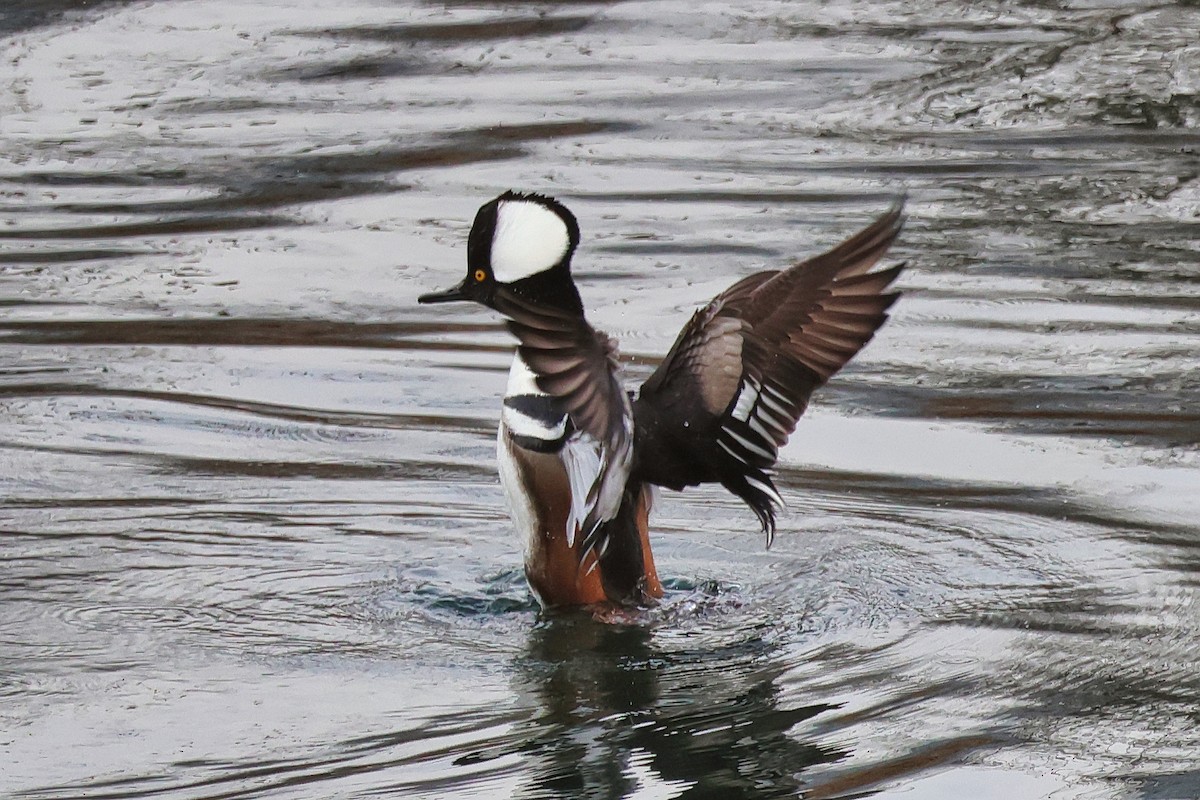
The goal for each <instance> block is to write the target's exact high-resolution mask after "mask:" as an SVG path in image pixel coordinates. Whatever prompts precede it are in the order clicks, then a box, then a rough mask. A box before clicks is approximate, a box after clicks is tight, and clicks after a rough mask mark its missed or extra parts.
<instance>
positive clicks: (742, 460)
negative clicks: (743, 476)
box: [717, 439, 749, 466]
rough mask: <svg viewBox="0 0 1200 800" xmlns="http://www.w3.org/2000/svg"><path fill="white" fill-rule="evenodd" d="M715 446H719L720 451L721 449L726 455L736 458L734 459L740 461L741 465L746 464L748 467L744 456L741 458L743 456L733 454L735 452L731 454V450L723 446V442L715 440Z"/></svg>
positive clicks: (727, 446)
mask: <svg viewBox="0 0 1200 800" xmlns="http://www.w3.org/2000/svg"><path fill="white" fill-rule="evenodd" d="M717 444H718V445H720V446H721V449H722V450H724V451H725V452H726V453H729V455H731V456H733V457H734V458H736V459H737V460H738V461H740V462H741V463H743V464H746V465H747V466H749V462H747V461H746V457H745V456H743V455H740V454H739V453H735V452H733V450H731V449H730V447H729V445H727V444H725V443H724V442H722V441H721V440H720V439H717Z"/></svg>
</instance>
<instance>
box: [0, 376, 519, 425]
mask: <svg viewBox="0 0 1200 800" xmlns="http://www.w3.org/2000/svg"><path fill="white" fill-rule="evenodd" d="M0 397H119V398H125V399H132V400H148V401H152V402H165V403H179V404H182V405H190V406H197V407H200V408H214V409H219V410H222V411H237V412H241V413H246V414H252V415H254V416H258V417H265V418H269V419H282V420H288V421H292V422H304V423H310V424H316V425H337V426H342V427H356V428H376V429H385V430H432V429H439V430H452V431H459V432H462V433H468V432H470V433H482V434H487V435H492V434H494V433H495V432H496V425H495V423H494V422H491V421H489V420H485V419H478V418H474V417H452V416H446V415H442V414H370V413H364V412H361V411H358V412H352V411H328V410H318V409H314V408H307V407H304V406H290V405H284V404H280V403H264V402H257V401H253V400H236V399H234V398H231V397H220V396H217V395H202V394H189V393H184V392H164V391H155V390H150V389H119V388H108V387H99V386H90V385H87V384H73V383H42V384H22V385H20V386H12V387H4V386H0Z"/></svg>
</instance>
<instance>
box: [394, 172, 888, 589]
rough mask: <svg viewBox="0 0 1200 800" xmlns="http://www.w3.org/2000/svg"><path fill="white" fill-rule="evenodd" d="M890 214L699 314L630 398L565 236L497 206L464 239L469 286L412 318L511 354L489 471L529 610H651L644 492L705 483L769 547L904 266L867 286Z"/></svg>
mask: <svg viewBox="0 0 1200 800" xmlns="http://www.w3.org/2000/svg"><path fill="white" fill-rule="evenodd" d="M903 209H904V202H903V200H902V199H901V200H898V201H896V202H894V203H893V204H892V205H891V207H890V208H889V209H888V210H887V211H886V212H885V213H883V214H882V215H881V216H879V217H878V218H877V219H876V220H875V221H874V222H872V223H871V224H869V225H868V226H867V227H865V228H863V229H862V230H860V231H859V232H858V233H855V234H854V235H852V236H850V237H849V238H848V239H846V240H845V241H843V242H842V243H841V244H839V245H837V246H836V247H833V248H832V249H830V250H828V251H826V252H824V253H821V254H820V255H816V256H812V257H810V258H807V259H804V260H801V261H798V262H796V263H793V264H791V265H788V266H785V267H783V268H781V269H773V270H765V271H760V272H754V273H752V274H749V275H747V276H745V277H743V278H741V279H740V280H737V281H736V282H734V283H733V284H732V285H731V286H730V287H729V288H727V289H726V290H725V291H723V292H721V293H720V294H718V295H717V296H716V297H714V298H713V299H712V300H711V301H709V302H708V303H707V304H706V305H704V306H703V307H702V308H700V309H699V310H697V311H696V312H695V313H694V315H693V316H692V317H691V319H690V320H688V322H687V324H685V325H684V326H683V328H682V330H681V331H680V333H679V335H678V337H677V338H676V339H675V343H674V344H673V345H672V347H671V349H670V350H669V351H668V352H667V355H666V356H665V358H663V360H662V361H661V363H660V364H659V365H658V367H657V368H656V369H655V370H654V372H653V373H652V374H651V375H650V377H649V378H647V379H646V380H645V382H643V383H642V384H641V386H640V387H638V388H637V389H636V391H628V390H627V389H626V388H625V385H624V383H623V381H622V375H621V367H620V363H619V360H618V354H617V347H616V342H615V341H614V340H613V339H612V338H610V337H609V336H608V335H606V334H605V333H603V332H601V331H599V330H596V329H595V328H593V327H592V325H591V324H590V323H589V322H588V320H587V315H586V313H585V309H584V306H583V301H582V299H581V297H580V294H579V290H578V288H577V286H576V284H575V281H574V279H573V277H572V274H571V262H572V258H573V257H574V255H575V252H576V249H577V248H578V247H579V243H580V229H579V223H578V221H577V220H576V218H575V215H574V214H572V213H571V212H570V211H569V210H568V209H567V208H566V206H564V205H563V204H562V203H560V202H559V201H558V200H556V199H554V198H552V197H550V196H547V195H545V194H540V193H537V192H522V191H514V190H509V191H506V192H504V193H503V194H501V195H499V196H498V197H496V198H494V199H492V200H490V201H488V202H487V203H484V204H483V205H482V206H481V207H480V208H479V210H478V212H477V213H476V215H475V219H474V222H473V224H472V226H471V230H470V233H469V235H468V237H467V274H466V277H465V278H464V279H463V280H462V281H461V282H460V283H458V284H457V285H455V286H453V287H452V288H450V289H446V290H442V291H435V292H430V293H428V294H423V295H421V296H419V297H418V298H417V300H418V302H419V303H421V304H434V303H449V302H474V303H478V304H480V305H483V306H486V307H487V308H489V309H492V310H493V311H496V312H498V313H499V314H500V315H501V316H502V317H503V318H504V320H505V326H506V327H507V329H508V331H509V332H510V333H511V334H512V336H513V337H514V338H515V339H516V350H515V353H514V357H513V361H512V366H511V368H510V370H509V374H508V383H507V388H506V390H505V393H504V398H503V401H502V403H501V408H500V420H499V425H498V433H497V461H498V471H499V476H500V483H501V485H502V487H503V490H504V494H505V498H506V500H507V503H508V507H509V511H510V516H511V519H512V523H513V527H514V528H515V529H516V532H517V534H518V536H519V538H520V540H521V542H522V548H523V560H524V569H525V576H526V578H527V580H528V583H529V587H530V589H531V590H532V592H533V594H534V595H535V597H536V598H537V600H538V602H539V603H540V604H541V606H542V607H543V608H547V609H553V608H569V607H591V608H616V609H621V608H634V607H645V606H649V605H653V604H655V603H656V602H658V601H659V599H660V598H662V597H663V593H664V590H663V583H662V581H661V580H660V578H659V576H658V572H657V569H656V567H655V563H654V555H653V552H652V550H651V545H650V537H649V518H650V512H651V507H652V505H653V502H654V495H655V492H656V491H657V490H658V489H660V488H661V489H669V490H673V491H681V490H683V489H685V488H686V487H689V486H696V485H699V484H705V483H718V484H720V485H721V486H723V487H724V488H725V489H727V490H728V491H729V492H731V493H732V494H733V495H735V496H736V497H738V498H740V499H741V500H742V501H744V502H745V504H746V505H747V506H749V508H750V510H751V511H752V512H753V513H754V515H755V516H756V518H757V520H758V523H759V524H760V526H761V527H762V530H763V532H764V533H765V534H766V536H767V546H768V547H770V545H771V543H772V541H773V540H774V537H775V532H776V515H777V513H778V512H779V511H780V510H781V509H782V508H783V507H784V501H783V498H782V497H781V496H780V493H779V491H778V490H777V488H776V486H775V484H774V482H773V481H772V476H773V473H774V468H775V466H776V462H777V460H778V456H779V449H780V448H781V447H783V445H784V444H785V443H786V442H787V441H788V438H789V437H790V436H791V434H792V433H793V432H794V431H795V428H796V423H797V421H798V420H799V418H800V416H801V415H802V414H803V413H804V411H805V409H806V407H807V405H808V402H809V399H810V397H811V396H812V394H813V392H814V391H815V390H817V389H818V388H820V387H821V386H823V385H824V384H825V383H826V382H828V381H829V379H830V378H831V377H833V375H834V374H836V373H837V372H838V370H840V369H841V368H842V367H844V366H845V365H846V363H847V362H849V361H850V359H852V358H853V357H854V356H855V355H856V354H857V353H858V352H859V351H860V350H861V349H862V348H863V347H864V346H865V345H866V344H867V342H869V341H870V340H871V339H872V337H873V336H874V335H875V333H876V331H878V330H879V328H880V326H881V325H883V323H884V322H885V321H886V320H887V318H888V311H889V309H890V308H891V306H892V305H893V303H895V301H896V299H897V298H898V297H899V292H898V291H896V290H894V289H893V288H892V286H893V283H894V282H895V281H896V278H897V277H898V276H899V275H900V273H901V271H902V270H903V269H904V267H905V264H904V263H899V264H896V265H893V266H890V267H886V268H881V269H874V267H875V266H876V265H877V264H878V263H879V261H880V260H881V259H882V258H883V256H884V255H885V253H887V251H888V249H889V248H890V247H891V246H892V244H893V242H894V241H895V240H896V238H897V236H898V235H899V234H900V231H901V229H902V227H903V225H904V213H903Z"/></svg>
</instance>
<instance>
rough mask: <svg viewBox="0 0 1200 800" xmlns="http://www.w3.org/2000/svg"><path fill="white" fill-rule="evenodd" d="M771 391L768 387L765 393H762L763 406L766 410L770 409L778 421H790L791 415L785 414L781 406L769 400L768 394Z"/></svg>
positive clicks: (785, 411) (785, 410)
mask: <svg viewBox="0 0 1200 800" xmlns="http://www.w3.org/2000/svg"><path fill="white" fill-rule="evenodd" d="M771 391H772V390H771V387H770V386H768V387H767V391H766V392H763V394H762V397H761V402H762V404H763V405H764V406H766V407H767V408H768V409H770V411H771V412H772V413H773V414H775V416H776V417H778V418H779V419H782V420H789V421H790V420H791V417H792V415H791V414H789V413H788V412H787V409H785V408H784V407H783V406H781V405H779V404H778V403H776V402H775V401H774V400H772V399H771V395H770V394H768V392H771Z"/></svg>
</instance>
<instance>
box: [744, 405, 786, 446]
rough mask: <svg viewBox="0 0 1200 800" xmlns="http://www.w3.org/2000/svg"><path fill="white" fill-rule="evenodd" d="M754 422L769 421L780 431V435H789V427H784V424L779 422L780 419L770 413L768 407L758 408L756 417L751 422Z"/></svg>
mask: <svg viewBox="0 0 1200 800" xmlns="http://www.w3.org/2000/svg"><path fill="white" fill-rule="evenodd" d="M754 422H765V423H767V424H768V425H770V426H771V427H772V428H774V429H775V430H777V431H779V436H783V437H785V438H786V437H787V435H788V431H787V428H785V427H783V425H782V424H781V423H780V422H779V420H777V419H775V417H773V416H772V415H770V414H768V413H767V411H766V409H764V408H762V407H761V406H760V407H759V408H758V409H756V413H755V415H754V419H753V420H751V424H753V423H754ZM772 438H774V437H772Z"/></svg>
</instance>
